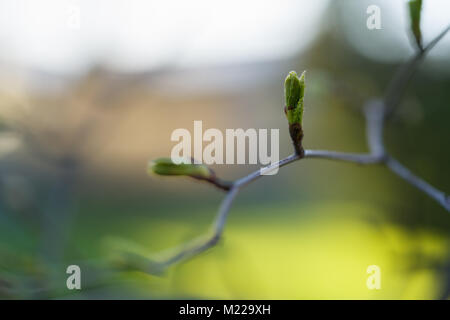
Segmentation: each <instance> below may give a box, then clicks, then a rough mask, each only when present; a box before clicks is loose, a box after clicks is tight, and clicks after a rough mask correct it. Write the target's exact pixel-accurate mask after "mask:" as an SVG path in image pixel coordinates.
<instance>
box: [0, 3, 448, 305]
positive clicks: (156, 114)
mask: <svg viewBox="0 0 450 320" xmlns="http://www.w3.org/2000/svg"><path fill="white" fill-rule="evenodd" d="M371 4H375V5H378V6H379V7H380V9H381V19H382V29H381V30H368V29H367V27H366V19H367V18H368V14H367V13H366V9H367V7H368V6H369V5H371ZM449 22H450V3H449V2H448V1H445V0H442V1H439V0H425V1H424V9H423V19H422V30H423V34H424V42H425V43H427V41H429V40H430V39H432V37H434V36H435V35H437V34H438V33H439V32H440V31H441V30H442V29H444V28H445V27H446V26H447V25H448V23H449ZM0 47H1V48H2V49H1V51H0V298H6V299H21V298H25V299H45V298H63V299H66V298H67V299H79V298H86V299H98V298H112V299H115V298H158V299H159V298H199V299H203V298H225V299H228V298H234V299H440V298H447V297H448V296H449V292H450V250H449V248H450V242H449V241H450V238H449V231H450V215H449V213H448V212H446V211H445V210H444V209H443V208H442V207H440V206H439V205H438V204H436V203H435V202H434V201H433V200H431V199H430V198H428V197H427V196H425V195H424V194H422V193H421V192H419V191H417V190H416V189H414V188H413V187H412V186H410V185H408V184H407V183H405V182H404V181H402V180H401V179H400V178H398V177H397V176H395V175H393V174H392V173H391V172H390V171H388V170H386V169H385V168H383V167H379V166H368V167H362V166H357V165H354V164H347V163H335V162H331V161H326V160H304V161H301V162H297V163H294V164H292V165H290V166H288V167H285V168H283V169H282V170H280V171H279V173H278V174H277V175H275V176H268V177H265V178H264V179H261V180H258V181H257V182H255V183H254V184H252V185H250V186H248V187H247V188H245V189H244V190H243V191H242V192H241V193H240V194H239V195H238V198H237V200H236V202H235V204H234V206H233V208H232V210H231V212H230V217H229V221H228V224H227V226H226V230H225V234H224V238H223V240H222V241H221V242H220V243H219V245H218V246H217V247H215V248H213V249H211V250H209V251H208V252H206V253H204V254H201V255H200V256H198V257H195V258H194V259H192V260H190V261H187V262H185V263H182V264H180V265H177V266H174V267H173V268H171V269H170V270H169V271H168V272H167V273H166V274H165V275H163V276H154V275H147V274H143V273H140V272H132V271H128V272H120V271H118V270H116V269H114V267H113V264H111V256H114V250H116V248H117V244H118V243H119V244H120V247H122V248H123V247H125V248H130V250H139V251H140V252H142V253H143V254H144V255H147V256H149V257H153V255H154V254H155V253H158V252H160V251H161V250H165V249H167V248H171V247H173V246H176V245H179V244H181V243H183V242H185V241H187V240H189V239H191V238H194V237H196V236H197V235H200V234H202V233H204V232H206V231H207V230H208V228H209V226H210V223H211V222H212V221H213V219H214V216H215V213H216V210H217V208H218V205H219V203H220V201H221V199H222V198H223V194H222V193H221V192H219V191H217V190H215V189H213V188H211V187H210V186H208V185H205V184H202V183H198V182H195V181H192V180H189V179H184V178H172V177H169V178H157V177H149V176H148V175H147V174H146V167H147V163H148V161H149V160H151V159H154V158H157V157H161V156H169V155H170V152H171V149H172V147H173V146H174V145H175V143H173V142H171V141H170V135H171V133H172V131H173V130H175V129H177V128H187V129H188V130H190V131H191V132H193V121H194V120H202V121H203V126H204V128H205V129H206V128H219V129H221V130H225V129H226V128H268V129H270V128H279V129H280V156H286V155H288V154H290V153H291V152H292V150H291V143H290V138H289V134H288V130H287V124H286V120H285V117H284V114H283V111H282V109H283V107H284V106H283V80H284V78H285V76H286V74H287V73H288V72H289V71H290V70H297V71H302V70H305V69H306V70H307V91H306V107H305V108H306V109H305V115H304V126H305V140H304V143H305V146H306V147H307V148H311V149H330V150H337V151H349V152H364V151H366V150H367V147H366V144H365V136H364V119H363V118H362V116H361V114H360V112H359V111H360V110H361V107H362V106H363V104H364V102H365V101H366V100H367V99H370V98H373V97H377V96H382V95H383V92H384V89H385V88H386V85H387V83H388V81H389V79H390V78H391V77H392V75H393V73H394V72H395V70H396V69H397V67H398V66H399V64H400V63H401V62H403V61H404V60H406V59H407V58H408V57H409V56H411V55H412V54H413V49H412V46H411V43H410V36H409V31H408V17H407V11H406V3H405V1H403V0H396V1H388V0H384V1H381V0H371V1H365V0H358V1H357V0H347V1H338V0H334V1H324V0H321V1H306V0H302V1H294V0H291V1H289V0H282V1H261V0H259V1H221V2H219V1H206V0H199V1H137V0H136V1H132V2H131V1H124V0H123V1H119V0H115V1H88V0H84V1H82V0H80V1H76V0H72V1H61V0H59V1H56V0H54V1H51V0H42V1H31V0H30V1H25V0H21V1H12V0H2V1H0ZM449 49H450V37H449V36H447V37H446V38H444V39H443V40H442V42H440V43H439V44H438V45H437V46H436V48H435V49H433V51H432V52H431V53H430V55H429V56H428V57H427V59H426V61H425V62H424V63H423V64H422V65H421V67H420V68H419V71H418V73H417V75H416V77H415V78H414V80H413V81H412V83H411V85H410V86H409V89H408V92H407V94H406V96H405V98H404V100H403V102H402V104H401V106H400V109H399V111H398V112H397V114H396V115H395V117H394V118H393V119H392V121H391V122H390V123H389V125H388V126H387V128H386V133H385V139H386V144H387V148H388V150H389V151H390V152H391V153H392V154H393V155H394V156H396V157H398V159H399V160H400V161H401V162H402V163H404V164H405V165H406V167H408V168H409V169H411V170H412V171H413V172H415V173H416V174H418V175H419V176H421V177H423V178H424V179H425V180H426V181H428V182H430V183H431V184H433V185H434V186H436V187H438V188H440V189H442V190H444V191H447V192H448V191H449V190H450V169H449V163H450V149H449V146H450V128H449V125H448V118H449V116H450V105H449V101H450V90H449V89H450V55H449V54H448V53H449ZM213 167H214V170H215V171H216V172H217V173H218V175H219V176H221V177H223V178H226V179H230V180H231V179H235V178H238V177H241V176H243V175H245V174H247V173H250V172H251V171H253V170H255V169H257V168H258V167H257V166H252V165H216V166H213ZM71 264H78V265H80V267H81V270H82V290H74V291H70V290H68V289H67V288H66V278H67V276H68V275H67V274H66V268H67V266H68V265H71ZM369 265H378V266H379V267H380V268H381V289H380V290H369V289H368V288H367V287H366V280H367V277H368V276H369V275H368V274H367V273H366V269H367V267H368V266H369Z"/></svg>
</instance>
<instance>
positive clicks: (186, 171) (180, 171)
mask: <svg viewBox="0 0 450 320" xmlns="http://www.w3.org/2000/svg"><path fill="white" fill-rule="evenodd" d="M148 173H149V174H158V175H163V176H189V177H193V178H197V179H206V180H207V179H211V178H212V177H213V173H212V171H211V170H210V169H209V168H208V167H207V166H205V165H202V164H193V163H191V161H189V160H188V159H176V162H174V161H172V159H170V158H159V159H156V160H153V161H150V163H149V165H148Z"/></svg>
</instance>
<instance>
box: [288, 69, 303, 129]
mask: <svg viewBox="0 0 450 320" xmlns="http://www.w3.org/2000/svg"><path fill="white" fill-rule="evenodd" d="M304 94H305V71H304V72H303V73H302V75H301V76H300V78H299V77H298V76H297V73H296V72H295V71H291V72H289V74H288V76H287V77H286V80H285V82H284V96H285V103H286V105H285V113H286V117H287V119H288V122H289V124H294V123H298V124H300V125H301V123H302V118H303V97H304Z"/></svg>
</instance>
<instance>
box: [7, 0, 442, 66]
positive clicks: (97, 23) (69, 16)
mask: <svg viewBox="0 0 450 320" xmlns="http://www.w3.org/2000/svg"><path fill="white" fill-rule="evenodd" d="M332 2H333V1H328V0H316V1H296V0H280V1H264V0H246V1H239V0H228V1H210V0H191V1H145V0H134V1H125V0H98V1H91V0H40V1H33V0H0V46H1V48H2V51H1V53H0V62H3V64H5V63H8V64H10V65H11V64H12V65H15V66H19V67H25V68H32V69H37V70H41V71H46V72H51V73H62V74H70V73H79V72H83V71H85V70H86V69H88V68H89V67H91V66H92V65H95V64H98V63H100V62H101V64H102V65H107V66H108V67H110V68H112V69H117V70H121V71H129V72H133V71H137V70H142V69H145V70H152V69H155V68H161V67H164V66H166V65H172V66H173V65H175V66H178V67H192V66H193V67H195V66H205V65H206V66H208V65H217V64H233V63H245V62H249V61H253V62H254V61H265V60H280V59H283V58H287V57H290V56H293V55H294V54H296V53H298V52H299V51H301V50H302V49H305V48H306V47H307V45H308V44H309V43H310V42H311V40H312V39H314V36H316V35H317V34H316V33H317V32H318V31H320V26H321V25H323V23H322V21H321V18H323V13H324V12H325V9H326V8H327V5H328V4H330V3H332ZM338 3H339V5H343V6H342V7H341V10H337V11H338V12H336V14H337V15H346V16H347V17H346V19H344V20H345V22H346V24H345V28H344V29H345V30H344V32H346V33H347V34H348V35H349V39H350V42H351V43H352V45H354V46H355V47H356V48H357V49H359V50H361V51H362V52H363V53H364V54H366V55H368V56H371V57H373V58H379V59H385V60H386V59H391V60H392V59H399V58H402V57H404V52H399V51H396V50H385V48H386V47H387V46H392V44H393V43H394V42H395V44H397V45H399V46H400V47H402V48H403V49H404V50H409V44H408V40H407V36H406V35H405V32H404V31H405V28H406V26H407V21H406V14H405V12H406V11H405V9H406V8H405V7H406V6H405V0H395V1H392V0H383V1H382V0H377V1H375V0H374V1H365V0H363V1H354V0H350V1H344V2H338ZM350 3H351V5H349V4H350ZM424 3H425V5H424V12H423V29H424V34H425V39H429V38H430V37H432V36H433V35H435V34H436V33H438V32H439V31H440V30H442V29H443V27H444V26H445V25H446V24H447V23H449V20H450V19H449V18H450V1H448V0H427V1H424ZM369 4H377V5H379V6H380V7H381V9H382V11H381V14H382V28H383V30H386V31H388V34H389V36H386V32H378V31H374V32H373V33H372V34H371V35H370V37H372V38H373V39H370V41H361V37H366V38H367V36H368V35H367V33H366V32H367V30H366V28H365V27H362V26H365V21H366V19H367V13H366V10H365V9H366V8H367V6H368V5H369ZM386 15H395V16H397V17H398V18H396V19H385V18H386ZM383 22H384V23H383ZM321 23H322V24H321ZM394 24H396V25H394ZM377 32H378V34H377ZM366 40H367V39H366ZM444 41H445V42H446V44H440V46H439V47H440V48H437V50H435V51H433V55H435V56H441V57H442V56H444V55H446V52H448V48H449V46H448V45H449V44H450V38H448V37H447V38H446V39H444ZM400 51H401V50H400Z"/></svg>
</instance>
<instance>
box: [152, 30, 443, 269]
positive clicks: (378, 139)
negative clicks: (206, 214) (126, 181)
mask: <svg viewBox="0 0 450 320" xmlns="http://www.w3.org/2000/svg"><path fill="white" fill-rule="evenodd" d="M449 30H450V26H448V27H447V28H446V29H445V30H444V31H443V32H441V33H440V34H439V35H438V36H437V37H436V38H435V39H434V40H433V41H431V42H430V43H429V44H428V45H427V46H426V47H425V48H424V49H423V50H420V51H418V53H417V54H416V55H415V56H413V58H412V59H410V60H409V61H408V62H407V63H406V64H405V65H404V66H402V67H401V68H400V69H399V71H398V72H397V73H396V74H395V76H394V77H393V79H392V81H391V82H390V84H389V85H388V89H387V92H386V95H385V98H384V100H383V101H381V100H372V101H369V102H368V103H367V105H366V106H365V108H364V114H365V118H366V138H367V144H368V148H369V153H346V152H337V151H328V150H305V152H304V155H302V156H301V155H298V154H292V155H290V156H288V157H287V158H285V159H282V160H280V161H278V162H277V163H274V164H271V165H269V166H267V167H265V168H263V169H261V170H258V171H255V172H253V173H250V174H249V175H247V176H245V177H243V178H241V179H238V180H236V181H235V182H227V183H224V184H222V182H221V180H217V181H220V183H216V182H212V181H209V182H212V183H213V184H214V185H215V186H216V187H219V188H221V189H223V190H225V191H227V194H226V196H225V198H224V199H223V201H222V203H221V205H220V208H219V212H218V214H217V217H216V221H215V223H214V225H213V230H212V232H211V234H210V235H207V236H206V237H202V238H198V239H196V240H194V241H192V242H190V243H188V244H187V245H185V246H183V247H182V248H175V254H171V255H170V256H169V258H167V259H165V260H163V261H162V262H160V263H158V265H159V267H160V268H161V269H166V268H167V267H169V266H171V265H173V264H175V263H178V262H181V261H184V260H187V259H188V258H190V257H193V256H195V255H197V254H199V253H201V252H203V251H205V250H207V249H209V248H211V247H213V246H214V245H215V244H216V243H217V242H218V241H219V239H220V237H221V236H222V234H223V231H224V228H225V223H226V219H227V216H228V213H229V211H230V209H231V205H232V204H233V201H234V199H235V197H236V195H237V194H238V192H239V191H240V189H241V188H242V187H244V186H246V185H248V184H249V183H251V182H253V181H255V180H257V179H259V178H260V177H262V176H263V174H262V172H270V171H271V170H273V169H275V168H281V167H283V166H286V165H288V164H290V163H292V162H295V161H298V160H301V159H303V158H320V159H328V160H337V161H344V162H351V163H357V164H361V165H372V164H379V165H383V166H386V167H387V168H389V169H390V170H391V171H392V172H393V173H395V174H396V175H398V176H399V177H401V178H403V179H404V180H405V181H406V182H408V183H409V184H411V185H413V186H414V187H416V188H417V189H419V190H420V191H422V192H424V193H425V194H427V195H428V196H429V197H431V198H432V199H434V200H436V201H437V202H438V203H439V204H441V205H442V207H444V208H445V209H446V210H447V211H449V212H450V197H449V196H448V195H446V194H445V193H444V192H442V191H440V190H438V189H436V188H435V187H433V186H431V185H430V184H429V183H427V182H425V181H424V180H422V179H421V178H419V177H417V176H415V175H414V174H413V173H411V171H409V170H408V169H407V168H406V167H404V166H403V165H401V164H400V163H399V162H398V161H397V160H395V159H394V158H393V157H392V156H390V155H389V154H388V153H387V152H386V151H385V147H384V143H383V128H384V122H385V120H386V119H387V118H388V116H389V115H390V114H391V113H392V112H393V111H394V109H395V108H396V107H397V105H398V103H399V102H400V100H401V97H402V96H403V93H404V91H405V90H406V86H407V84H408V82H409V80H410V79H411V77H412V76H413V74H414V71H415V69H416V68H417V66H418V64H419V62H420V61H422V60H423V57H424V56H425V54H426V53H427V52H428V51H430V50H431V49H432V48H433V47H434V46H435V45H436V43H438V42H439V40H440V39H442V38H443V37H444V35H445V34H446V33H447V32H448V31H449ZM150 264H152V265H154V262H151V263H150V262H149V265H150ZM149 272H150V273H151V271H149Z"/></svg>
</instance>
